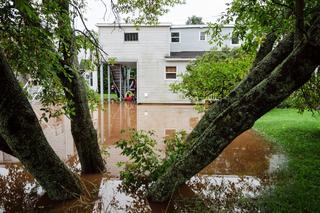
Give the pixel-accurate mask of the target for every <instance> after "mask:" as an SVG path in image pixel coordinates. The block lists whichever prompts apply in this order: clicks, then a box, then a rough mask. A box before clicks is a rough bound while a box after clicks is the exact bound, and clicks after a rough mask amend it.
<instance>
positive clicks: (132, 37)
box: [124, 33, 139, 41]
mask: <svg viewBox="0 0 320 213" xmlns="http://www.w3.org/2000/svg"><path fill="white" fill-rule="evenodd" d="M138 40H139V36H138V33H124V41H138Z"/></svg>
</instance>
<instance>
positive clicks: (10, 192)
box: [0, 103, 286, 213]
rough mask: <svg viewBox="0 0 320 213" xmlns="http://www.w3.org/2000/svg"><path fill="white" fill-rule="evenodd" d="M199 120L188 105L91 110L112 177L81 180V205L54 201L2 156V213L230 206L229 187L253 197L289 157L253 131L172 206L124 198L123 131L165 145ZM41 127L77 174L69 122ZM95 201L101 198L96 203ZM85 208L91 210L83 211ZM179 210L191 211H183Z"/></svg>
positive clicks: (192, 182)
mask: <svg viewBox="0 0 320 213" xmlns="http://www.w3.org/2000/svg"><path fill="white" fill-rule="evenodd" d="M40 108H41V106H39V105H34V110H35V112H36V113H37V114H38V115H40V111H39V109H40ZM201 116H202V114H199V113H198V112H197V111H195V110H194V108H193V106H190V105H134V104H131V103H122V104H117V103H111V104H110V105H107V104H106V105H105V107H104V110H103V111H101V110H97V111H95V112H93V113H92V118H93V123H94V126H95V128H96V129H97V131H98V135H99V143H100V145H101V147H103V149H107V151H108V153H109V156H108V157H107V158H106V162H107V167H108V173H107V174H106V175H105V176H104V177H102V176H98V177H97V176H87V177H83V178H82V179H83V180H87V183H88V184H87V185H88V189H89V191H94V193H93V194H92V195H90V196H87V197H86V198H82V200H81V202H80V203H79V202H77V201H70V202H67V203H61V202H60V203H52V202H51V203H50V202H48V201H47V200H45V199H44V198H40V197H41V195H42V194H43V191H41V189H39V187H37V186H36V185H35V182H34V180H33V179H32V177H31V176H30V175H29V174H28V173H26V172H24V171H23V169H21V167H20V166H19V164H18V160H17V159H16V158H14V157H12V156H10V155H7V154H5V153H2V152H0V186H1V193H0V194H1V195H2V196H1V198H0V213H1V212H3V211H4V210H6V211H8V212H12V211H17V210H18V209H19V208H24V209H32V208H37V209H38V210H39V209H42V210H44V209H50V210H52V209H53V208H54V209H55V210H54V211H56V212H59V211H62V210H63V209H73V210H75V209H77V210H79V209H81V211H85V212H92V211H93V212H172V211H177V208H178V209H179V208H180V207H182V206H187V205H186V204H185V203H184V204H179V200H180V201H181V200H183V199H185V198H188V199H189V198H192V199H194V198H196V199H197V205H196V206H197V207H199V206H202V204H203V207H204V208H207V207H208V206H213V204H214V205H217V203H215V202H217V201H218V200H220V201H219V202H220V204H221V205H227V203H226V202H228V199H226V197H230V196H231V195H230V193H229V191H230V190H229V189H230V187H231V188H232V190H233V192H236V193H238V192H240V193H241V194H242V195H244V196H246V197H248V196H249V197H250V196H255V195H256V193H258V191H259V189H260V188H261V186H263V184H264V180H265V179H266V177H269V176H270V174H272V173H273V172H274V171H276V170H277V169H278V168H279V166H281V165H282V164H283V163H284V162H285V160H286V158H285V156H284V155H283V154H281V153H279V152H278V151H277V150H276V149H275V148H274V147H272V145H271V144H270V143H268V142H266V141H265V140H264V139H263V138H262V137H261V136H260V135H259V134H257V133H256V132H254V131H253V130H249V131H246V132H244V133H243V134H242V135H240V136H239V137H237V138H236V139H235V140H234V141H233V142H232V143H231V144H230V145H229V146H228V147H227V148H226V149H225V150H224V151H223V153H222V154H221V155H220V156H219V157H218V158H217V159H216V160H215V161H214V162H212V163H211V164H210V165H208V166H207V167H206V168H205V169H203V170H202V171H201V172H200V173H199V174H198V175H197V176H195V177H193V178H192V179H191V180H190V181H188V182H187V184H186V185H185V186H184V187H182V188H181V189H180V190H178V192H177V193H178V194H177V195H175V196H174V198H175V199H174V200H175V201H173V202H171V203H169V204H154V203H148V201H146V200H145V199H143V198H141V196H140V195H139V194H138V195H137V194H135V195H133V194H126V193H125V192H123V191H122V190H120V189H119V187H120V186H121V181H119V173H120V168H119V167H117V166H116V163H117V162H120V161H126V160H127V159H126V157H124V156H121V154H120V152H121V151H120V150H119V149H117V148H116V147H115V143H116V142H117V141H118V140H119V139H120V137H121V130H122V129H130V128H134V129H138V130H145V131H153V132H154V134H155V137H156V139H157V140H158V141H162V140H163V138H165V137H166V136H170V135H172V134H174V133H175V132H178V131H182V130H185V131H186V132H190V131H191V130H192V128H194V127H195V125H196V124H197V122H198V121H199V120H200V119H201ZM39 117H40V116H39ZM41 126H42V128H43V131H44V133H45V135H46V138H47V139H48V141H49V143H50V145H51V146H52V147H53V149H54V150H55V151H56V153H57V154H58V156H59V157H60V158H61V159H62V160H64V161H68V163H69V165H71V166H72V168H73V170H77V169H79V165H78V164H77V162H76V159H75V157H73V156H75V155H76V149H75V146H74V144H73V140H72V135H71V131H70V121H69V120H68V119H67V118H66V117H64V116H61V117H59V118H54V119H51V120H50V121H49V122H48V123H44V122H41ZM101 138H102V140H101ZM157 148H159V149H163V148H164V144H163V143H162V142H159V143H158V144H157ZM228 187H229V188H228ZM232 190H231V191H232ZM233 192H231V193H233ZM97 195H99V196H97ZM237 196H238V195H237ZM97 197H99V198H100V199H98V200H97ZM199 202H200V204H201V205H200V204H199ZM223 202H224V203H223ZM212 203H213V204H212ZM190 205H191V206H192V205H194V204H190ZM85 206H87V207H88V206H89V207H88V209H84V208H85ZM194 208H195V207H194ZM180 210H181V211H185V212H188V210H185V209H184V210H183V209H180Z"/></svg>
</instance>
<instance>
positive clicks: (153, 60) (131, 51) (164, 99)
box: [99, 25, 189, 103]
mask: <svg viewBox="0 0 320 213" xmlns="http://www.w3.org/2000/svg"><path fill="white" fill-rule="evenodd" d="M125 32H138V33H139V41H133V42H125V41H124V33H125ZM170 38H171V34H170V26H169V25H168V26H160V27H140V28H139V29H138V30H137V29H136V28H135V27H131V26H123V27H122V28H121V29H119V28H115V27H113V26H112V27H110V26H107V27H103V26H102V27H99V41H100V44H101V46H102V48H103V49H104V51H106V52H107V53H108V54H109V57H115V58H116V60H117V62H118V63H120V64H121V62H136V63H137V102H138V103H188V102H189V101H187V100H185V99H183V98H182V97H179V95H176V94H173V93H172V92H171V91H169V84H170V82H169V81H168V80H165V67H166V64H167V62H166V60H165V57H166V56H169V55H170ZM171 82H172V81H171Z"/></svg>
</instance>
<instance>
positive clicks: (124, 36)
mask: <svg viewBox="0 0 320 213" xmlns="http://www.w3.org/2000/svg"><path fill="white" fill-rule="evenodd" d="M126 34H128V35H129V34H137V40H126ZM123 42H129V43H130V42H139V33H138V32H124V33H123Z"/></svg>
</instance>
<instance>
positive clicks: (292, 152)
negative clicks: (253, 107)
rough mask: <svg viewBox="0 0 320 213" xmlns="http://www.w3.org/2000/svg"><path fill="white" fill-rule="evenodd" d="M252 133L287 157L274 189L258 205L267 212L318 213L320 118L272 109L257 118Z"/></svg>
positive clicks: (287, 110)
mask: <svg viewBox="0 0 320 213" xmlns="http://www.w3.org/2000/svg"><path fill="white" fill-rule="evenodd" d="M254 129H256V130H258V131H259V132H261V133H262V134H263V135H265V136H266V137H267V138H269V139H270V140H271V141H273V142H274V143H276V144H278V145H279V146H280V148H281V149H282V150H283V151H284V152H285V153H286V155H287V157H288V164H287V167H286V168H284V169H283V170H281V171H280V172H279V174H278V178H279V181H278V182H277V183H276V185H275V188H274V189H273V190H272V191H271V192H266V193H265V194H263V196H262V197H261V198H260V199H259V202H258V203H259V204H258V205H260V207H262V209H263V210H264V211H266V212H320V116H319V115H316V116H313V115H312V113H310V112H305V113H303V114H299V113H298V112H297V111H296V110H293V109H275V110H272V111H271V112H269V113H268V114H266V115H265V116H263V117H262V118H260V119H259V120H258V121H257V122H256V124H255V125H254Z"/></svg>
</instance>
